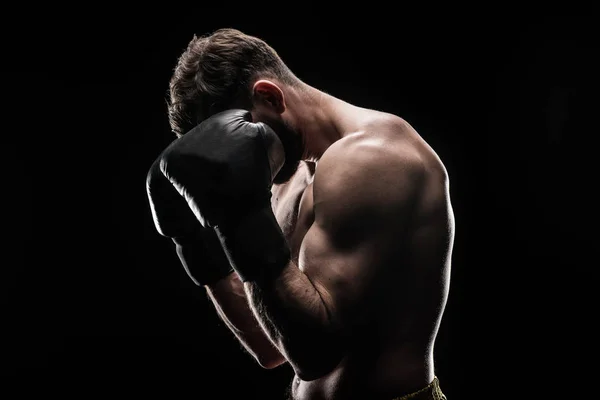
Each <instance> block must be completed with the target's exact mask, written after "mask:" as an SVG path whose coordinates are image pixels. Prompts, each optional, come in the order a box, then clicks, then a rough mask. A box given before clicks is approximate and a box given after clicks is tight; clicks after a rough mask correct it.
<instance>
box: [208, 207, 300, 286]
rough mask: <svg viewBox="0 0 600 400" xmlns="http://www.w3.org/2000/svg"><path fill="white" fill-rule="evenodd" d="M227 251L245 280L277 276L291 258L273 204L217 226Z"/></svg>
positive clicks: (218, 233) (216, 229) (231, 261)
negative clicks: (235, 220) (274, 213)
mask: <svg viewBox="0 0 600 400" xmlns="http://www.w3.org/2000/svg"><path fill="white" fill-rule="evenodd" d="M215 231H216V232H217V236H218V237H219V239H220V240H221V244H222V245H223V248H224V249H225V253H226V254H227V257H228V258H229V261H230V263H231V265H232V266H233V268H234V269H235V271H236V272H237V273H238V275H239V277H240V279H241V280H242V282H246V281H256V280H260V279H267V278H268V277H269V276H276V275H277V274H278V273H279V272H281V271H282V270H283V269H284V268H285V266H286V265H288V263H289V261H290V255H291V253H290V249H289V246H288V243H287V241H286V240H285V237H284V236H283V232H282V231H281V228H280V227H279V224H278V223H277V220H276V219H275V215H273V210H272V209H271V205H270V204H269V205H268V206H265V207H263V208H259V209H258V210H254V211H253V212H251V213H249V214H246V216H244V217H243V218H241V219H239V220H237V222H235V223H233V222H228V223H224V224H220V225H218V226H215Z"/></svg>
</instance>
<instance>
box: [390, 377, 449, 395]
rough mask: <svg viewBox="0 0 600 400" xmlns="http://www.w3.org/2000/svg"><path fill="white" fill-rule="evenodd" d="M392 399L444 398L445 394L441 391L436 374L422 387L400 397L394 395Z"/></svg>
mask: <svg viewBox="0 0 600 400" xmlns="http://www.w3.org/2000/svg"><path fill="white" fill-rule="evenodd" d="M394 400H446V396H444V394H443V393H442V389H440V382H439V380H438V378H437V376H436V377H434V378H433V382H431V383H430V384H429V385H427V386H425V387H424V388H423V389H420V390H417V391H416V392H414V393H410V394H407V395H404V396H402V397H396V398H395V399H394Z"/></svg>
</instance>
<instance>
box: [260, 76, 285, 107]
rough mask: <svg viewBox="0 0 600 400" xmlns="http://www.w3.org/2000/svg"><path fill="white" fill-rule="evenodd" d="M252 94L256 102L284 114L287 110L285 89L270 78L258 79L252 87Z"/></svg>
mask: <svg viewBox="0 0 600 400" xmlns="http://www.w3.org/2000/svg"><path fill="white" fill-rule="evenodd" d="M252 96H253V97H254V102H255V103H259V104H262V105H263V106H265V107H267V108H269V109H271V110H272V111H274V112H276V113H277V114H283V112H284V111H285V98H284V96H283V91H282V90H281V88H280V87H279V86H277V85H276V84H275V83H273V82H271V81H269V80H266V79H261V80H258V81H256V83H255V84H254V86H253V87H252Z"/></svg>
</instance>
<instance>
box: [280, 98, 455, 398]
mask: <svg viewBox="0 0 600 400" xmlns="http://www.w3.org/2000/svg"><path fill="white" fill-rule="evenodd" d="M360 118H361V119H362V121H361V124H360V126H362V129H359V130H358V131H357V132H356V133H352V134H350V135H348V136H346V137H344V138H342V139H340V140H339V141H337V142H336V143H335V144H334V145H332V146H331V148H330V149H328V150H327V151H326V152H325V154H324V155H323V157H322V158H321V160H320V161H319V162H318V164H317V166H316V168H315V165H314V164H312V163H302V164H301V167H300V169H299V170H298V171H297V173H296V174H295V175H294V177H293V178H292V179H291V180H290V181H289V182H288V183H287V184H284V185H278V186H275V187H274V188H273V199H272V205H273V208H274V211H275V215H276V216H277V220H278V222H279V223H280V225H281V226H282V228H283V231H284V233H285V235H286V237H287V239H288V241H289V243H290V245H291V247H292V254H293V256H294V257H295V258H296V259H297V261H298V266H299V268H300V269H303V268H305V267H306V265H308V263H304V262H303V258H304V257H310V255H306V254H305V253H304V248H305V247H306V243H304V242H305V241H310V240H314V239H311V238H306V237H305V236H306V234H307V232H308V231H309V230H310V228H311V226H312V225H313V224H314V218H315V204H317V207H318V204H319V202H321V201H322V199H321V198H323V197H324V196H325V195H324V194H320V193H323V192H325V191H326V190H325V188H322V189H319V187H318V185H319V182H320V181H319V179H320V177H321V176H323V177H325V176H327V180H331V179H332V177H333V178H334V179H335V178H336V177H337V176H340V179H345V178H344V177H343V175H344V166H343V165H341V164H340V163H341V162H342V161H341V160H342V159H343V160H344V161H343V162H347V161H348V156H350V157H353V156H356V157H358V158H361V157H362V158H364V159H366V160H367V162H366V163H365V164H364V165H365V166H366V167H367V168H368V167H369V166H370V165H372V166H373V168H372V170H373V175H372V176H370V177H369V178H370V179H373V180H380V181H382V183H383V185H382V186H379V188H380V190H377V191H376V192H373V193H366V194H363V195H367V196H371V197H382V199H383V200H382V203H381V204H382V207H381V210H380V212H381V213H384V214H385V213H388V214H389V215H384V216H383V217H384V218H385V219H389V221H390V223H389V224H388V223H386V224H382V225H381V229H379V230H375V231H374V232H375V233H374V234H375V235H377V240H376V243H377V245H376V246H377V247H378V250H377V251H378V254H380V255H381V256H378V257H374V258H373V260H372V262H373V265H372V268H373V269H374V270H377V271H378V272H377V273H376V274H374V275H373V279H372V280H371V281H370V284H369V286H368V289H367V290H365V291H364V292H363V293H362V296H361V298H359V299H357V302H360V310H354V312H355V316H356V318H355V319H354V320H353V322H352V328H351V329H346V330H347V331H346V332H343V335H344V336H345V337H346V340H347V343H348V344H347V349H348V350H347V352H346V354H345V356H344V358H343V359H342V361H341V362H340V363H339V365H338V366H337V367H336V368H335V369H334V370H333V371H332V372H331V373H329V374H327V375H326V376H324V377H321V378H319V379H316V380H312V381H308V382H307V381H301V380H299V379H296V380H295V381H294V383H293V385H292V393H293V395H294V398H297V399H317V398H323V399H332V398H338V396H339V398H344V399H353V398H365V396H368V398H371V399H375V398H382V399H391V398H393V397H396V396H399V395H402V394H404V393H411V392H413V391H416V390H418V389H421V388H423V387H424V386H427V385H428V384H429V383H430V382H431V381H432V379H433V377H434V365H433V342H434V340H435V335H436V333H437V329H438V326H439V323H440V320H441V317H442V313H443V309H444V305H445V302H446V297H447V293H448V285H449V274H450V258H451V251H452V243H453V235H454V225H453V222H454V221H453V214H452V208H451V204H450V199H449V194H448V179H447V175H446V171H445V169H444V167H443V165H442V163H441V161H440V160H439V158H438V157H437V155H436V154H435V153H434V152H433V150H432V149H431V148H430V147H429V146H428V145H427V144H426V143H425V142H424V141H423V140H422V139H421V138H420V136H419V135H418V134H417V133H416V132H415V131H414V130H413V129H412V128H411V127H410V126H409V125H408V124H407V123H406V122H405V121H403V120H401V119H400V118H397V117H394V116H391V115H388V114H384V113H379V112H376V111H366V110H365V111H364V113H363V114H362V115H361V116H360ZM338 155H340V156H339V158H338ZM369 157H371V158H372V161H369ZM388 160H389V161H391V162H390V170H389V171H388V172H389V173H384V174H382V173H381V171H382V167H383V170H385V164H383V165H382V163H385V162H387V161H388ZM395 169H397V172H398V174H399V175H400V174H404V173H405V172H406V170H412V169H414V170H415V171H418V172H417V173H415V179H414V181H412V182H411V183H410V185H411V187H403V185H406V181H402V182H400V181H398V182H395V181H394V177H395V173H396V171H395ZM346 178H347V177H346ZM324 180H325V179H322V181H324ZM345 184H347V185H353V184H354V182H353V181H352V180H351V179H350V180H347V181H346V182H345ZM315 185H317V188H316V190H315ZM362 189H363V188H362V187H361V186H357V187H355V188H353V190H352V191H353V192H355V193H357V196H360V194H358V193H360V192H361V190H362ZM407 191H410V192H413V193H414V196H412V197H411V199H410V201H409V202H408V203H406V202H405V203H404V204H403V205H402V207H401V208H398V209H396V208H395V207H394V205H393V204H389V203H390V202H394V199H395V198H396V194H395V192H398V196H402V193H403V192H407ZM315 192H316V193H315ZM343 204H344V202H340V207H343ZM386 204H388V205H389V208H388V207H387V206H386ZM355 212H356V211H355ZM366 215H367V214H365V215H361V213H360V212H356V224H355V225H354V226H347V227H345V228H346V229H345V231H344V232H340V235H348V236H352V232H351V231H352V230H353V229H357V230H359V229H361V227H362V226H364V225H365V224H367V225H368V223H369V222H368V221H364V220H362V219H363V218H368V217H366ZM377 220H379V219H377ZM395 220H397V221H398V223H394V221H395ZM365 229H368V228H365ZM347 242H348V241H347ZM350 242H351V240H350ZM303 243H304V246H303ZM323 246H327V244H323ZM311 247H312V246H311ZM357 256H358V257H360V256H359V255H357ZM328 267H329V266H327V265H319V267H318V268H320V269H322V270H320V271H314V270H309V271H305V272H307V274H308V275H309V276H311V277H312V279H313V280H314V281H315V283H316V284H319V283H320V284H321V285H322V287H323V290H324V291H325V292H327V291H328V290H329V289H331V288H330V287H329V286H330V285H335V283H334V282H335V277H334V276H333V275H331V274H330V273H328V272H327V270H326V269H327V268H328ZM309 268H310V267H309ZM337 273H344V267H343V266H341V267H338V269H337ZM356 279H360V277H358V276H357V277H356ZM331 290H334V289H331ZM350 292H351V291H350Z"/></svg>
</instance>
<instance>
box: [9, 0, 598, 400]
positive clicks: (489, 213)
mask: <svg viewBox="0 0 600 400" xmlns="http://www.w3.org/2000/svg"><path fill="white" fill-rule="evenodd" d="M370 4H371V5H370V6H369V8H366V7H367V6H368V5H361V7H365V9H357V10H348V9H346V8H344V9H340V10H338V12H327V13H326V12H324V11H322V10H321V8H322V6H320V5H319V4H311V5H310V6H309V5H304V6H302V7H304V9H301V10H300V9H299V7H298V5H292V4H289V5H285V7H284V11H278V10H280V9H282V7H283V6H284V5H283V4H278V5H276V6H275V5H269V6H268V7H267V6H266V5H258V4H249V5H247V7H245V8H244V9H239V8H237V7H234V6H231V5H227V4H223V5H213V6H211V7H210V8H207V7H196V8H194V9H186V8H175V7H173V8H167V7H165V6H162V7H159V6H145V8H143V9H137V10H134V9H132V10H127V9H124V8H119V7H116V6H110V7H109V6H106V5H101V4H88V5H86V7H85V8H84V7H78V8H75V9H73V8H67V7H63V8H60V7H58V8H56V7H55V6H53V7H52V8H49V7H48V8H44V9H40V8H39V7H38V6H36V7H38V8H36V10H35V17H31V18H25V19H24V20H23V21H22V24H21V25H20V32H19V33H15V34H13V36H14V37H12V36H11V35H9V36H8V37H6V38H5V39H6V40H7V41H8V42H11V48H12V47H13V46H12V45H14V48H15V49H16V50H17V53H16V55H15V56H14V58H12V59H11V60H10V61H9V62H7V64H8V66H9V67H10V69H11V72H7V74H6V81H7V83H8V84H16V86H17V91H16V92H11V94H10V97H9V98H8V99H7V101H8V102H9V103H10V105H11V106H16V107H15V108H16V111H15V112H14V113H13V114H11V115H10V116H9V118H7V121H8V122H7V124H6V125H5V126H6V127H8V129H7V132H5V139H8V140H5V143H7V147H5V152H6V154H5V157H6V160H8V161H9V166H7V167H6V169H5V170H4V176H5V180H4V184H5V186H4V190H3V197H4V200H5V201H6V200H8V205H7V206H6V208H5V210H6V212H5V216H4V217H5V218H4V219H5V222H6V223H5V227H6V230H7V234H8V235H9V237H10V239H9V241H8V242H7V243H8V245H9V247H8V251H7V252H6V254H8V255H7V257H6V259H5V262H4V264H5V267H3V273H4V274H5V276H6V277H8V279H6V280H4V282H8V284H7V285H6V286H5V287H6V288H7V290H4V293H5V300H6V301H5V304H6V305H7V307H5V309H6V312H5V313H4V322H5V323H4V330H5V332H7V333H8V335H7V339H5V340H4V344H5V346H4V349H3V357H2V361H1V362H2V367H3V371H4V376H8V375H14V376H17V375H18V376H25V377H28V378H32V379H31V380H30V381H29V382H32V383H31V384H29V385H26V386H25V387H21V389H24V388H27V389H32V388H34V389H35V388H37V389H41V390H42V391H44V392H46V393H54V392H56V393H62V394H63V395H64V394H67V393H75V394H76V395H77V397H79V398H87V397H89V394H90V393H94V392H96V391H97V390H100V389H108V390H109V391H112V392H119V393H122V392H121V391H122V390H123V389H122V384H124V383H125V387H128V388H129V389H130V390H131V392H130V393H132V397H134V398H137V397H140V396H141V395H142V394H144V395H151V394H153V393H155V390H156V387H157V386H163V384H166V386H167V388H168V389H169V390H171V393H170V394H169V395H166V396H163V397H164V398H185V397H187V396H189V395H192V396H195V397H196V398H215V399H216V398H262V399H267V398H273V399H281V398H283V392H284V388H285V387H286V386H287V384H288V381H289V379H290V378H291V370H290V369H289V367H287V366H284V367H281V368H278V369H275V370H270V371H267V370H262V369H261V368H260V367H258V366H257V365H256V364H255V363H254V362H253V361H252V359H251V358H250V356H248V355H247V354H245V353H244V352H243V351H242V350H241V349H240V346H239V345H238V344H237V343H236V342H235V340H234V339H233V336H232V335H231V334H230V333H229V331H227V329H226V328H225V326H224V325H223V324H222V323H221V322H220V321H219V320H218V318H217V316H216V314H215V313H214V311H213V310H212V308H211V305H210V304H209V303H208V301H207V299H206V295H205V293H204V291H203V290H199V288H197V287H195V286H194V285H193V284H192V282H191V281H189V280H188V279H187V277H186V275H185V273H184V271H183V269H182V268H181V267H180V266H179V262H178V259H177V258H176V255H175V253H174V251H173V249H172V245H171V243H170V241H168V240H166V239H164V238H162V237H160V236H159V235H158V234H157V233H156V231H155V230H154V226H153V223H152V220H151V216H150V214H149V208H148V202H147V198H146V193H145V175H146V171H147V169H148V167H149V166H150V164H151V162H152V161H153V160H154V159H155V158H156V157H157V155H158V154H159V152H160V151H161V150H162V149H163V148H164V147H165V146H166V145H167V144H168V143H169V142H170V141H171V140H172V139H173V136H171V134H170V133H169V129H168V121H167V117H166V103H165V99H166V95H167V87H168V80H169V78H170V75H171V72H172V68H173V67H174V65H175V62H176V59H177V57H178V56H179V55H180V53H181V52H182V51H183V49H184V48H185V46H186V45H187V43H188V41H189V40H190V39H191V37H192V35H193V34H205V33H210V32H211V31H213V30H215V29H217V28H221V27H234V28H238V29H240V30H242V31H244V32H246V33H249V34H252V35H256V36H259V37H261V38H262V39H264V40H265V41H266V42H267V43H269V44H270V45H271V46H273V47H274V48H275V49H276V50H277V51H278V53H279V54H280V56H281V57H282V58H283V60H284V61H285V62H286V63H287V64H288V65H289V66H290V68H291V69H292V70H293V71H294V72H295V73H296V74H297V75H298V76H299V77H300V78H301V79H303V80H304V81H305V82H307V83H308V84H310V85H312V86H315V87H317V88H319V89H321V90H324V91H326V92H328V93H330V94H332V95H334V96H336V97H340V98H342V99H344V100H347V101H349V102H351V103H354V104H357V105H360V106H364V107H369V108H375V109H380V110H383V111H387V112H391V113H395V114H398V115H400V116H402V117H403V118H405V119H406V120H408V121H409V122H410V123H411V124H412V125H413V126H414V127H415V128H416V129H417V130H418V131H419V132H420V134H421V135H422V136H423V137H424V138H425V139H426V140H427V141H428V142H429V143H430V144H431V145H432V146H433V148H434V149H435V150H436V151H437V152H438V154H439V155H440V157H441V158H442V160H443V161H444V163H445V164H446V167H447V169H448V171H449V174H450V179H451V195H452V199H453V205H454V210H455V215H456V224H457V230H456V241H455V251H454V257H453V271H452V274H453V275H452V286H451V292H450V298H449V302H448V305H447V311H446V314H445V317H444V320H443V323H442V326H441V330H440V333H439V337H438V342H437V345H436V373H437V375H438V376H439V377H440V380H441V382H442V387H443V389H444V391H445V392H446V394H447V395H448V397H449V398H450V399H459V398H481V397H483V395H482V393H481V391H482V390H486V391H487V393H486V395H485V397H488V398H489V397H491V398H496V397H498V398H499V397H500V396H501V395H502V394H505V393H511V392H513V393H514V392H516V391H518V390H523V389H519V387H521V386H522V385H524V387H525V388H526V389H525V390H527V388H528V389H529V390H530V391H531V393H542V392H543V391H545V390H548V392H549V393H555V391H556V390H557V384H559V383H560V384H564V385H565V386H566V387H567V388H569V387H570V388H571V389H573V390H575V389H582V388H583V389H582V390H584V388H585V382H586V381H588V380H589V378H590V376H589V375H588V374H587V373H586V372H585V371H586V369H585V367H584V365H585V364H584V362H585V360H586V359H589V358H592V357H593V353H592V347H590V346H589V344H590V341H589V339H590V338H592V337H593V336H592V334H591V333H590V331H589V330H588V327H587V325H588V322H593V318H589V316H590V315H592V314H589V313H588V311H587V308H588V307H589V305H590V304H591V305H593V303H592V302H591V300H590V298H591V297H592V295H593V291H591V292H590V291H589V290H588V289H587V288H588V287H589V286H588V285H589V284H592V285H593V284H596V283H597V281H596V280H595V279H596V278H595V276H594V275H593V273H594V272H595V271H594V270H595V269H596V268H597V265H596V266H594V258H589V259H588V255H590V254H592V252H591V251H592V250H593V249H594V248H595V247H596V243H595V240H594V237H593V235H594V233H595V231H597V229H594V228H593V223H592V218H593V212H592V207H594V206H595V205H596V203H595V201H594V197H593V189H594V186H595V184H597V174H596V173H595V164H596V163H595V153H596V149H595V147H594V146H593V143H594V142H595V141H596V136H597V135H598V128H597V126H596V125H595V119H596V118H595V116H596V115H597V114H598V111H597V106H596V104H595V101H594V100H595V98H596V97H597V92H596V90H595V86H594V83H595V78H596V76H595V75H596V74H597V70H598V64H597V61H596V57H597V52H598V48H597V42H596V41H595V39H594V35H595V34H597V33H598V32H597V26H596V25H597V16H596V14H595V13H593V12H591V11H590V10H580V11H581V12H577V13H575V12H570V11H566V10H557V12H555V13H552V14H543V13H541V12H536V13H524V12H523V11H522V10H517V9H515V10H503V9H496V10H490V11H489V12H487V13H483V12H482V11H481V10H474V9H467V8H464V9H460V8H451V9H448V10H440V9H437V10H428V11H430V12H424V11H423V10H420V11H418V12H417V11H413V10H409V9H407V8H406V7H404V8H403V7H399V9H396V10H392V9H391V8H388V7H391V6H382V5H377V4H375V3H370ZM263 8H264V9H263ZM433 11H435V14H432V13H431V12H433ZM271 12H272V14H271ZM15 39H16V40H15ZM5 67H6V65H5ZM5 96H8V94H5ZM8 143H10V144H8ZM595 263H596V264H597V260H596V261H595ZM592 290H593V289H592ZM582 345H583V346H584V347H581V346H582ZM48 377H49V378H51V380H52V381H53V383H52V385H51V386H43V385H39V386H38V385H36V384H35V383H34V382H37V381H38V379H40V378H48ZM128 383H129V384H128ZM582 384H583V385H582ZM211 392H212V393H216V394H215V395H212V394H210V393H211ZM136 393H137V394H139V395H135V394H136ZM540 396H541V395H540ZM533 397H534V398H535V397H538V396H535V395H534V396H533Z"/></svg>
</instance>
